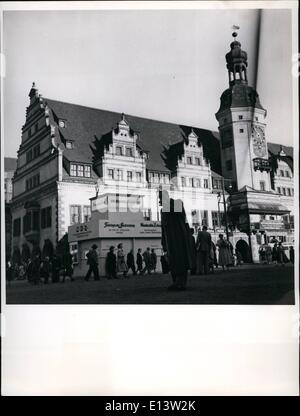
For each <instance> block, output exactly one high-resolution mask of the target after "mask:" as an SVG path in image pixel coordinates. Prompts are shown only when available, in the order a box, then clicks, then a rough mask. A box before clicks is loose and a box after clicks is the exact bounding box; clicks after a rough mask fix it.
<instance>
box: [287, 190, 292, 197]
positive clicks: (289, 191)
mask: <svg viewBox="0 0 300 416" xmlns="http://www.w3.org/2000/svg"><path fill="white" fill-rule="evenodd" d="M287 194H288V196H292V192H291V188H287Z"/></svg>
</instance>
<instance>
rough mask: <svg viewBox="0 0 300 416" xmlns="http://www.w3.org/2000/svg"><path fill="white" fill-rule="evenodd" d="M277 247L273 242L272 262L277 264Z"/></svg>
mask: <svg viewBox="0 0 300 416" xmlns="http://www.w3.org/2000/svg"><path fill="white" fill-rule="evenodd" d="M277 250H278V247H277V243H276V242H275V244H274V246H273V248H272V262H273V263H277V260H278V253H277Z"/></svg>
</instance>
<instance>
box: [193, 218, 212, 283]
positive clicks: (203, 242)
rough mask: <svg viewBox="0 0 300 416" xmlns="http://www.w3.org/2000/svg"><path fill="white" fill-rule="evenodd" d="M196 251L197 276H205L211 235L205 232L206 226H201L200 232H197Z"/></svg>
mask: <svg viewBox="0 0 300 416" xmlns="http://www.w3.org/2000/svg"><path fill="white" fill-rule="evenodd" d="M196 249H197V253H198V264H199V274H200V275H201V274H207V273H208V262H209V255H210V250H211V235H210V233H209V232H208V231H207V226H206V225H203V227H202V231H201V230H200V231H199V232H198V236H197V242H196Z"/></svg>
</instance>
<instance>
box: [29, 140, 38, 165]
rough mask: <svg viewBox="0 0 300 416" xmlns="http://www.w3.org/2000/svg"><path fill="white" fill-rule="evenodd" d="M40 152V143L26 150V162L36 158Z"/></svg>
mask: <svg viewBox="0 0 300 416" xmlns="http://www.w3.org/2000/svg"><path fill="white" fill-rule="evenodd" d="M40 153H41V150H40V144H39V143H38V144H37V145H36V146H34V147H32V148H31V149H29V150H28V151H27V152H26V163H29V162H31V161H32V160H33V159H36V158H37V157H38V156H39V155H40Z"/></svg>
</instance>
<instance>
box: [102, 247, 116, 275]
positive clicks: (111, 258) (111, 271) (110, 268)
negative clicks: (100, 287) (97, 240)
mask: <svg viewBox="0 0 300 416" xmlns="http://www.w3.org/2000/svg"><path fill="white" fill-rule="evenodd" d="M114 250H115V248H114V246H111V247H110V248H109V252H108V253H107V256H106V262H105V270H106V276H107V278H108V279H116V278H117V256H116V255H115V253H114Z"/></svg>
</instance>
